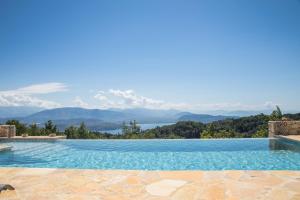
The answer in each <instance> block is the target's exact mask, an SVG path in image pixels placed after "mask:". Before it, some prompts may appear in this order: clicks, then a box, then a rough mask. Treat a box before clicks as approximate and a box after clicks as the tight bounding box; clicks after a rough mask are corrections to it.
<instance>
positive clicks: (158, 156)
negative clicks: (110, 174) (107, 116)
mask: <svg viewBox="0 0 300 200" xmlns="http://www.w3.org/2000/svg"><path fill="white" fill-rule="evenodd" d="M0 142H5V141H0ZM5 143H7V144H8V145H11V146H13V150H12V151H7V152H1V153H0V166H2V167H41V168H43V167H47V168H80V169H142V170H225V169H227V170H242V169H249V170H300V145H299V143H297V142H288V141H284V140H281V139H224V140H221V139H220V140H198V139H197V140H59V141H52V142H50V141H10V142H5Z"/></svg>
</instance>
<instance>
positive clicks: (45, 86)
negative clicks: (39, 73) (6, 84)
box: [7, 83, 67, 95]
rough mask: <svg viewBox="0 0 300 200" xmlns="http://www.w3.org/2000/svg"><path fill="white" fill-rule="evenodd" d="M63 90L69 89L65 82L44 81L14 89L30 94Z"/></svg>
mask: <svg viewBox="0 0 300 200" xmlns="http://www.w3.org/2000/svg"><path fill="white" fill-rule="evenodd" d="M63 91H67V86H66V85H65V84H63V83H42V84H36V85H30V86H27V87H22V88H19V89H17V90H14V91H13V92H18V93H23V94H29V95H30V94H48V93H53V92H63ZM7 92H9V91H7Z"/></svg>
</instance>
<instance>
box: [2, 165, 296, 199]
mask: <svg viewBox="0 0 300 200" xmlns="http://www.w3.org/2000/svg"><path fill="white" fill-rule="evenodd" d="M0 183H7V184H11V185H12V186H14V187H15V188H16V190H15V191H5V192H2V193H1V194H0V199H5V200H12V199H22V200H23V199H24V200H44V199H45V200H65V199H66V200H71V199H72V200H75V199H77V200H79V199H82V200H94V199H107V200H113V199H116V200H127V199H146V200H161V199H174V200H185V199H187V200H193V199H197V200H198V199H199V200H201V199H203V200H204V199H208V200H211V199H212V200H213V199H216V200H222V199H226V200H237V199H249V200H253V199H274V200H281V199H282V200H288V199H293V200H297V199H299V200H300V171H131V170H128V171H127V170H77V169H33V168H0Z"/></svg>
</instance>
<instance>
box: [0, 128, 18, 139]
mask: <svg viewBox="0 0 300 200" xmlns="http://www.w3.org/2000/svg"><path fill="white" fill-rule="evenodd" d="M15 136H16V126H15V125H0V137H9V138H10V137H15Z"/></svg>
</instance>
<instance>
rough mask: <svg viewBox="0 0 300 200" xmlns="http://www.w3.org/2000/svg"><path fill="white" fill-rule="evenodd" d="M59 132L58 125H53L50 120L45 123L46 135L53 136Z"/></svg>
mask: <svg viewBox="0 0 300 200" xmlns="http://www.w3.org/2000/svg"><path fill="white" fill-rule="evenodd" d="M56 132H57V127H56V125H54V124H53V122H52V121H51V120H48V121H47V122H46V123H45V133H46V134H51V133H56Z"/></svg>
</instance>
